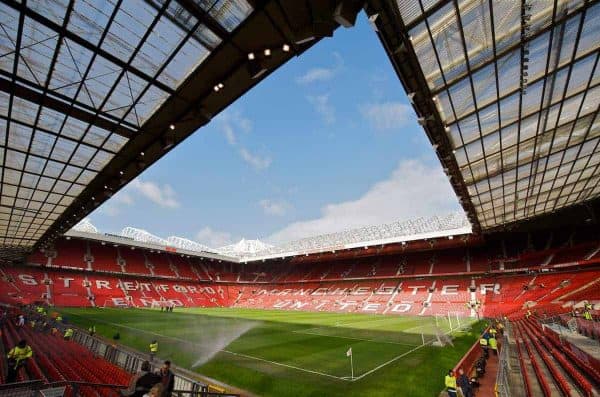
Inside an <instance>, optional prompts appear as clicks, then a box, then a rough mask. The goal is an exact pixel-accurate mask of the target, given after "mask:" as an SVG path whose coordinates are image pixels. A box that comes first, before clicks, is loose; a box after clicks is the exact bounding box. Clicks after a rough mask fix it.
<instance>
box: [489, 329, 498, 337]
mask: <svg viewBox="0 0 600 397" xmlns="http://www.w3.org/2000/svg"><path fill="white" fill-rule="evenodd" d="M497 333H498V331H497V330H496V327H492V328H490V336H492V337H493V338H495V337H496V334H497Z"/></svg>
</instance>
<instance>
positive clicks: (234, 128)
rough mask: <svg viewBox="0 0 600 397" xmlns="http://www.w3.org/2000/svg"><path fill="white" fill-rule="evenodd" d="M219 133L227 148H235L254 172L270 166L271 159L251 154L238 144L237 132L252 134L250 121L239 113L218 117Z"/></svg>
mask: <svg viewBox="0 0 600 397" xmlns="http://www.w3.org/2000/svg"><path fill="white" fill-rule="evenodd" d="M218 121H219V124H220V125H221V131H222V132H223V135H225V139H226V140H227V143H228V144H229V146H232V147H237V148H238V154H239V155H240V157H241V158H242V159H243V160H244V161H245V162H246V163H248V164H250V165H251V166H252V167H254V168H255V169H256V170H264V169H266V168H269V166H270V165H271V158H270V157H268V156H260V155H257V154H253V153H252V152H251V151H250V150H249V149H248V148H247V147H245V146H244V145H242V144H240V143H239V140H238V132H243V133H246V134H248V133H250V132H252V121H251V120H250V119H248V118H246V117H244V115H243V114H242V113H241V112H239V111H235V110H232V111H225V112H223V113H222V114H221V115H220V116H219V119H218Z"/></svg>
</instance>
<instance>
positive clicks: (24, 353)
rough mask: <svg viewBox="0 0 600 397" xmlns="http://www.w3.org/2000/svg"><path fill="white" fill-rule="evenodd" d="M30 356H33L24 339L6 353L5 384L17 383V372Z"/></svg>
mask: <svg viewBox="0 0 600 397" xmlns="http://www.w3.org/2000/svg"><path fill="white" fill-rule="evenodd" d="M31 356H33V350H31V347H29V345H28V344H27V341H25V340H24V339H23V340H21V341H19V343H18V344H17V346H15V347H13V348H12V349H11V350H10V351H9V352H8V354H7V357H8V373H7V375H6V383H14V382H16V381H17V375H18V373H19V370H20V369H21V368H22V367H23V366H24V365H25V363H26V362H27V359H28V358H30V357H31Z"/></svg>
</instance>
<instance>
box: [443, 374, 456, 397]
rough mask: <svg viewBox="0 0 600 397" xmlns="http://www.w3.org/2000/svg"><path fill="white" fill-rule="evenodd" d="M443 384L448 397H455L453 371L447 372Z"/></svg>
mask: <svg viewBox="0 0 600 397" xmlns="http://www.w3.org/2000/svg"><path fill="white" fill-rule="evenodd" d="M444 384H445V385H446V391H447V392H448V397H457V394H456V376H454V371H453V370H450V371H448V375H446V378H445V379H444Z"/></svg>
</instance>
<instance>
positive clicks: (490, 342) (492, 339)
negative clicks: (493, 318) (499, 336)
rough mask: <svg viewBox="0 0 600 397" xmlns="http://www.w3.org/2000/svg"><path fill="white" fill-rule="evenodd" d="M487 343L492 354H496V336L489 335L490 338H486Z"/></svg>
mask: <svg viewBox="0 0 600 397" xmlns="http://www.w3.org/2000/svg"><path fill="white" fill-rule="evenodd" d="M488 345H489V346H490V349H492V351H493V352H494V356H497V355H498V342H497V341H496V338H495V337H494V336H490V339H489V340H488Z"/></svg>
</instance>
